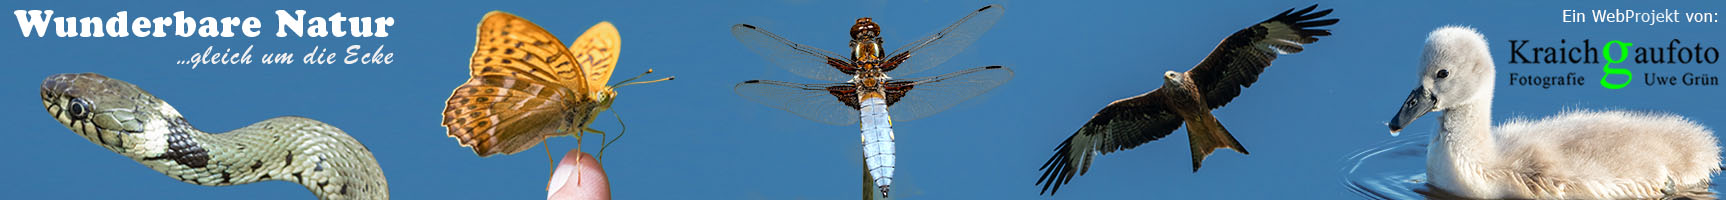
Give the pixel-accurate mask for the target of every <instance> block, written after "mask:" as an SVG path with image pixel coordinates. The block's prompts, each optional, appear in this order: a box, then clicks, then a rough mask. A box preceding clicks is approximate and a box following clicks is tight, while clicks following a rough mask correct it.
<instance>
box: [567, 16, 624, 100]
mask: <svg viewBox="0 0 1726 200" xmlns="http://www.w3.org/2000/svg"><path fill="white" fill-rule="evenodd" d="M569 52H571V53H575V62H577V63H578V64H579V65H578V66H581V71H582V72H585V73H586V74H584V76H586V81H587V86H588V87H590V88H588V89H589V90H598V89H599V88H598V87H605V86H606V84H605V82H606V81H610V80H611V71H612V69H613V68H615V67H617V57H618V56H619V55H620V53H621V52H623V38H622V37H621V36H619V35H618V34H617V27H616V26H612V25H611V22H599V24H594V25H593V27H591V28H587V32H586V33H582V34H581V37H578V38H576V39H575V42H574V43H572V44H570V45H569Z"/></svg>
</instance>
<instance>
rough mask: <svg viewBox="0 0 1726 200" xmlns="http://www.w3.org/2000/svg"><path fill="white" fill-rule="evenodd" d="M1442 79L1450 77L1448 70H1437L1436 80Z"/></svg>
mask: <svg viewBox="0 0 1726 200" xmlns="http://www.w3.org/2000/svg"><path fill="white" fill-rule="evenodd" d="M1444 77H1450V70H1445V69H1440V70H1438V78H1444Z"/></svg>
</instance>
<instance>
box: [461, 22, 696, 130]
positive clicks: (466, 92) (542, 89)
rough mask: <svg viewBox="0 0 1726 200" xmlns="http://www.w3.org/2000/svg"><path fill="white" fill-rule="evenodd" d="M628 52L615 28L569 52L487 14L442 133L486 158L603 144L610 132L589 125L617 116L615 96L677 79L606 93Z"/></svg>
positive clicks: (591, 31)
mask: <svg viewBox="0 0 1726 200" xmlns="http://www.w3.org/2000/svg"><path fill="white" fill-rule="evenodd" d="M621 51H622V38H621V37H620V36H619V35H618V33H617V27H615V26H612V25H611V23H610V22H599V24H595V25H593V27H591V28H588V29H587V32H585V33H582V34H581V36H580V37H577V38H576V39H575V41H574V42H573V43H572V44H570V45H569V46H568V47H565V46H564V45H563V41H562V40H558V39H557V37H556V36H552V34H551V33H550V32H546V31H545V29H543V28H540V26H539V25H535V24H533V22H529V21H528V20H527V19H523V18H521V17H518V16H516V15H513V14H509V13H506V12H502V11H492V12H490V13H486V15H485V18H484V19H482V20H480V23H479V35H478V39H477V41H476V42H475V43H474V50H473V58H472V60H471V61H469V70H470V74H469V75H470V77H469V78H468V80H467V82H465V83H462V85H461V86H459V87H456V88H455V91H453V92H451V93H450V97H449V101H448V102H447V105H446V106H445V107H444V111H443V126H444V127H447V128H448V129H449V137H454V138H456V141H458V142H460V143H461V146H463V147H470V148H472V149H473V152H474V154H477V155H479V156H480V157H488V156H491V155H495V154H499V153H502V154H514V153H517V152H521V151H523V150H527V149H528V148H531V147H533V146H534V145H536V144H539V143H540V142H543V141H545V139H546V138H548V137H552V136H562V135H570V136H575V138H576V140H577V141H578V142H577V143H578V144H577V145H579V143H580V142H579V141H580V140H581V139H582V135H583V133H589V132H591V133H599V134H602V135H601V136H600V137H601V139H603V138H604V137H605V136H604V135H603V134H605V132H603V131H599V130H594V129H593V128H590V127H588V125H589V124H592V123H593V120H594V118H597V116H598V115H599V113H600V112H601V111H605V110H607V109H610V108H611V104H612V101H613V100H615V97H617V92H616V91H615V90H614V89H615V88H617V87H621V86H625V85H633V84H643V83H653V82H659V81H666V80H672V79H673V78H674V77H666V78H661V79H657V80H651V81H641V82H629V81H633V80H635V79H637V78H641V76H642V75H647V74H649V73H653V70H652V69H649V70H647V72H644V73H642V74H641V75H637V76H635V77H633V78H629V79H626V80H623V81H620V82H619V84H614V85H612V86H607V85H606V84H605V83H606V81H609V79H611V72H612V68H613V67H616V65H617V59H618V55H619V52H621ZM614 114H615V112H614ZM620 123H621V122H620ZM621 136H622V135H621V134H620V135H619V137H621ZM613 141H615V139H614V140H613ZM604 144H606V145H609V144H610V143H609V142H607V143H604ZM546 148H547V150H546V151H547V154H549V153H550V147H546ZM577 148H578V149H579V148H580V147H577ZM603 149H604V148H603V147H601V151H600V152H601V153H600V155H601V157H603V155H604V153H603V152H604V150H603ZM554 163H555V161H554Z"/></svg>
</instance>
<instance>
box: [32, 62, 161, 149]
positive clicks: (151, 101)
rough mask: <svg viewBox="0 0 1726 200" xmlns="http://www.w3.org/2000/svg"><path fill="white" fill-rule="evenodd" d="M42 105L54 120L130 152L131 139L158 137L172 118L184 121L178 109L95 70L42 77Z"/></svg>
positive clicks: (96, 139)
mask: <svg viewBox="0 0 1726 200" xmlns="http://www.w3.org/2000/svg"><path fill="white" fill-rule="evenodd" d="M42 106H43V107H46V108H47V109H48V114H49V115H52V116H54V119H55V120H57V121H60V123H61V124H64V125H66V127H67V128H70V129H72V132H77V133H78V134H79V135H82V136H84V139H89V140H90V142H93V143H96V144H100V145H102V146H103V147H107V148H108V150H114V151H115V152H120V153H127V152H126V151H125V150H126V149H133V148H126V147H127V146H128V145H139V144H128V143H127V142H128V141H133V142H143V141H146V140H145V139H144V138H145V137H155V136H152V135H151V134H142V133H146V130H162V129H160V128H151V127H153V126H167V125H168V124H169V123H166V122H169V120H178V121H184V118H180V117H179V111H175V110H174V108H173V107H170V106H168V105H167V104H166V103H162V101H161V100H159V99H156V97H155V96H152V95H150V93H148V92H144V90H143V89H139V88H138V86H136V85H132V84H131V83H126V82H125V81H121V80H116V79H111V78H108V77H107V76H102V75H101V74H96V73H82V74H56V75H53V76H49V77H48V78H47V79H43V80H42Z"/></svg>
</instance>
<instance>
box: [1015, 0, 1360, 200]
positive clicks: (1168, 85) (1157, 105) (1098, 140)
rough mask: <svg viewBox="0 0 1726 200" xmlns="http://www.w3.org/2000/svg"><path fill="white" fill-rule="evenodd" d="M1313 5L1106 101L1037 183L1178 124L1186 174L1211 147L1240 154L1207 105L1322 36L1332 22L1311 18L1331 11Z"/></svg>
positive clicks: (1067, 174) (1049, 183)
mask: <svg viewBox="0 0 1726 200" xmlns="http://www.w3.org/2000/svg"><path fill="white" fill-rule="evenodd" d="M1315 8H1318V5H1313V6H1311V7H1307V8H1306V9H1301V10H1300V11H1295V10H1294V9H1289V10H1286V11H1283V12H1282V13H1281V14H1277V15H1276V16H1275V17H1271V18H1270V19H1268V20H1265V21H1264V22H1259V23H1258V24H1253V25H1252V26H1249V27H1247V28H1245V29H1241V30H1240V31H1236V32H1235V33H1234V34H1233V35H1229V37H1228V38H1225V39H1223V41H1222V43H1219V44H1217V47H1216V49H1213V50H1211V54H1210V55H1209V56H1207V57H1205V59H1204V60H1203V61H1200V62H1199V64H1198V65H1197V66H1193V68H1192V69H1191V70H1187V71H1186V72H1175V71H1168V72H1164V73H1163V86H1162V87H1161V88H1157V89H1156V90H1151V91H1150V92H1147V93H1144V94H1141V95H1139V96H1134V97H1130V98H1126V99H1120V100H1116V101H1115V102H1113V103H1109V105H1108V106H1106V107H1103V110H1101V111H1097V114H1096V115H1094V116H1091V120H1090V121H1088V122H1085V125H1084V126H1083V127H1080V128H1079V131H1078V132H1077V133H1073V136H1071V137H1067V140H1066V141H1062V142H1061V144H1060V145H1059V146H1057V147H1056V148H1055V155H1054V156H1052V157H1050V158H1049V161H1048V162H1045V163H1043V167H1042V168H1041V170H1043V175H1042V178H1039V179H1037V184H1038V185H1043V192H1048V193H1049V194H1051V195H1053V194H1054V192H1055V191H1058V190H1060V189H1061V185H1063V184H1067V182H1069V181H1072V178H1073V174H1074V173H1075V172H1077V173H1078V174H1080V175H1083V174H1085V173H1086V171H1089V169H1090V166H1091V160H1092V159H1094V158H1095V157H1096V156H1099V155H1102V154H1108V153H1111V152H1115V151H1120V150H1126V149H1132V148H1133V147H1137V146H1139V145H1141V144H1145V143H1148V142H1151V141H1155V140H1157V139H1159V138H1163V136H1168V135H1169V134H1170V133H1173V132H1174V131H1175V129H1176V128H1180V127H1181V124H1182V123H1183V122H1185V124H1186V126H1187V141H1188V142H1190V143H1191V146H1192V157H1193V172H1198V170H1199V163H1200V162H1203V161H1204V159H1205V157H1206V156H1210V154H1211V152H1212V151H1215V150H1216V149H1220V148H1228V149H1233V150H1235V151H1236V152H1240V153H1241V154H1247V149H1246V148H1245V147H1242V146H1241V144H1240V142H1238V141H1235V138H1234V136H1233V135H1230V134H1229V131H1228V130H1227V129H1224V128H1223V125H1222V123H1220V122H1218V121H1217V119H1216V117H1214V116H1212V115H1211V109H1216V108H1218V107H1222V106H1223V105H1225V104H1228V103H1229V101H1230V100H1233V99H1234V98H1235V97H1236V96H1240V94H1241V88H1242V87H1252V85H1253V82H1255V81H1258V76H1259V73H1261V72H1264V69H1265V67H1269V66H1270V64H1271V60H1275V59H1276V58H1277V55H1278V54H1292V53H1298V52H1301V50H1302V49H1303V48H1302V47H1301V45H1304V44H1311V43H1313V42H1317V41H1318V38H1316V36H1328V35H1330V30H1326V29H1315V28H1317V27H1322V26H1329V25H1332V24H1336V23H1337V21H1338V20H1337V19H1334V18H1333V19H1324V20H1316V19H1318V18H1320V17H1324V16H1325V15H1327V14H1330V12H1331V10H1330V9H1325V10H1322V11H1318V12H1312V11H1313V9H1315Z"/></svg>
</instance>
